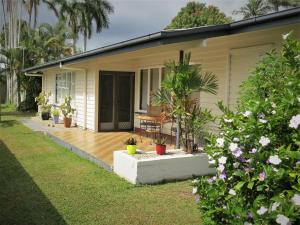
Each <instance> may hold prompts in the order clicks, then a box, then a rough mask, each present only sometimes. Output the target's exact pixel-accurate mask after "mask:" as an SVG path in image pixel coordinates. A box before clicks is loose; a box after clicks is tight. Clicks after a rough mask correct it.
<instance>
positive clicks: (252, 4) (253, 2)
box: [233, 0, 270, 19]
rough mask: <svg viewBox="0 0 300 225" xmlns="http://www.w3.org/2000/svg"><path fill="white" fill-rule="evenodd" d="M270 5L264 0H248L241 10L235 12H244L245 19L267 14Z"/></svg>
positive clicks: (234, 12)
mask: <svg viewBox="0 0 300 225" xmlns="http://www.w3.org/2000/svg"><path fill="white" fill-rule="evenodd" d="M269 10H270V6H269V5H267V4H266V2H265V1H264V0H248V2H247V4H246V5H245V6H243V7H241V8H240V9H239V10H236V11H233V14H242V15H243V17H244V19H248V18H251V17H255V16H261V15H264V14H266V13H267V12H268V11H269Z"/></svg>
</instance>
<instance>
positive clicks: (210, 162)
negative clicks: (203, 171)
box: [208, 159, 216, 165]
mask: <svg viewBox="0 0 300 225" xmlns="http://www.w3.org/2000/svg"><path fill="white" fill-rule="evenodd" d="M208 164H209V165H215V164H216V160H214V159H213V160H209V161H208Z"/></svg>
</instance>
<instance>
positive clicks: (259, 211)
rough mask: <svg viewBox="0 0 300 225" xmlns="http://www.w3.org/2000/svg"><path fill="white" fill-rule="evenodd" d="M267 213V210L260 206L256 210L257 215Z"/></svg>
mask: <svg viewBox="0 0 300 225" xmlns="http://www.w3.org/2000/svg"><path fill="white" fill-rule="evenodd" d="M267 211H268V209H267V208H266V207H264V206H261V207H260V209H259V210H257V214H258V215H264V214H265V213H266V212H267Z"/></svg>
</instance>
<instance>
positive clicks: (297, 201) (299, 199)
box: [291, 194, 300, 206]
mask: <svg viewBox="0 0 300 225" xmlns="http://www.w3.org/2000/svg"><path fill="white" fill-rule="evenodd" d="M291 200H292V202H293V203H294V205H297V206H300V195H298V194H294V197H292V199H291Z"/></svg>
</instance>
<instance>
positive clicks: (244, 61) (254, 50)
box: [228, 44, 273, 109]
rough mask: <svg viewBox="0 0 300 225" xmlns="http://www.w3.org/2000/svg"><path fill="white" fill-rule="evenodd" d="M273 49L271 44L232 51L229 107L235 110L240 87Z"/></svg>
mask: <svg viewBox="0 0 300 225" xmlns="http://www.w3.org/2000/svg"><path fill="white" fill-rule="evenodd" d="M272 47H273V45H271V44H270V45H260V46H253V47H246V48H238V49H232V50H231V51H230V72H229V96H228V105H229V107H230V108H231V109H233V108H234V106H235V104H236V102H237V100H238V96H239V92H240V85H241V84H242V82H243V81H245V80H247V78H248V77H249V76H250V74H251V71H252V70H253V69H254V68H255V65H256V64H257V62H259V61H260V60H261V59H262V58H263V57H264V56H265V54H266V53H267V52H268V51H270V50H271V49H272Z"/></svg>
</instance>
